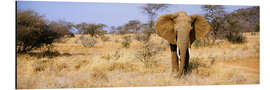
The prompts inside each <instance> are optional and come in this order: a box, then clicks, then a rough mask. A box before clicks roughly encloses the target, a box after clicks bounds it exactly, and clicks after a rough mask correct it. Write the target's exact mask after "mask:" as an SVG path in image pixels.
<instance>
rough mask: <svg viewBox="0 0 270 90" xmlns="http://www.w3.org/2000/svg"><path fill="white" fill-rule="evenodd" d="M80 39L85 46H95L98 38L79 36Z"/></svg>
mask: <svg viewBox="0 0 270 90" xmlns="http://www.w3.org/2000/svg"><path fill="white" fill-rule="evenodd" d="M79 40H80V41H81V44H82V45H83V46H84V47H90V48H91V47H94V46H95V44H96V43H97V41H96V39H94V38H89V37H83V36H81V37H79Z"/></svg>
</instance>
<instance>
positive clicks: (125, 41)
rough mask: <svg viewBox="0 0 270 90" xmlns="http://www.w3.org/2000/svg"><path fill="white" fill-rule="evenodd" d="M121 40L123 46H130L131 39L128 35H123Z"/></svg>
mask: <svg viewBox="0 0 270 90" xmlns="http://www.w3.org/2000/svg"><path fill="white" fill-rule="evenodd" d="M123 39H124V40H123V41H122V43H121V44H122V46H123V47H125V48H129V46H130V43H131V39H130V36H124V37H123Z"/></svg>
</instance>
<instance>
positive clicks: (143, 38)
mask: <svg viewBox="0 0 270 90" xmlns="http://www.w3.org/2000/svg"><path fill="white" fill-rule="evenodd" d="M134 38H135V39H136V40H137V41H147V40H148V37H147V35H145V34H136V35H135V37H134Z"/></svg>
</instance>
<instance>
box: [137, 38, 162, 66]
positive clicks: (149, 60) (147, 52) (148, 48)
mask: <svg viewBox="0 0 270 90" xmlns="http://www.w3.org/2000/svg"><path fill="white" fill-rule="evenodd" d="M158 51H160V49H159V48H157V47H155V45H154V44H152V43H149V42H148V43H145V44H144V45H143V47H142V49H141V50H139V51H137V54H136V55H135V56H136V57H137V58H138V59H139V60H140V61H141V62H142V63H143V64H144V65H145V66H146V67H152V66H154V65H156V62H155V61H153V56H154V55H156V54H157V53H158Z"/></svg>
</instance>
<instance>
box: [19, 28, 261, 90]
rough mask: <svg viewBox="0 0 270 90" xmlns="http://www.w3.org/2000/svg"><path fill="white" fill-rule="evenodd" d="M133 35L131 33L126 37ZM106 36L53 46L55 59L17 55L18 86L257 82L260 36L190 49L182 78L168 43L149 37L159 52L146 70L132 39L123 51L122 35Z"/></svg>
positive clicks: (137, 43) (64, 86)
mask: <svg viewBox="0 0 270 90" xmlns="http://www.w3.org/2000/svg"><path fill="white" fill-rule="evenodd" d="M127 35H128V36H131V37H133V36H134V35H133V34H127ZM127 35H114V34H107V35H105V36H106V37H109V38H110V39H109V40H106V41H104V40H101V39H99V38H98V39H97V44H96V45H95V46H94V47H92V48H86V47H83V46H82V45H81V44H80V43H74V42H75V40H76V39H78V38H79V37H80V36H81V35H76V36H75V37H74V38H71V39H69V40H67V41H66V42H64V43H54V44H53V45H54V46H55V47H54V50H57V51H58V52H59V53H60V55H59V56H57V57H53V58H48V57H43V58H38V57H35V56H31V55H28V54H19V55H17V88H19V89H30V88H31V89H33V88H92V87H132V86H176V85H177V86H178V85H220V84H259V83H260V78H259V77H260V70H259V61H260V60H259V55H260V53H259V49H260V45H259V34H258V33H257V34H245V36H246V37H247V42H246V43H243V44H232V43H230V42H228V41H226V40H217V41H216V42H215V43H214V44H213V45H210V46H206V47H199V48H194V46H192V48H191V52H190V55H191V60H190V67H189V69H190V72H189V73H188V74H187V75H186V76H184V77H183V78H181V79H177V78H174V77H173V75H171V55H170V49H169V46H168V43H167V42H166V41H165V40H163V39H162V38H160V37H158V36H157V35H152V36H151V39H150V41H149V42H150V43H151V44H152V45H155V47H153V48H164V49H158V50H159V51H158V52H157V53H156V54H155V55H153V56H152V58H151V63H152V64H153V65H152V66H151V67H146V66H145V64H144V63H143V62H141V61H140V60H139V59H138V58H137V57H136V54H138V51H139V50H141V48H142V47H143V45H144V44H143V42H140V41H137V40H135V39H134V38H132V39H131V43H130V47H129V48H123V46H122V45H121V41H123V39H122V37H124V36H127Z"/></svg>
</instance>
